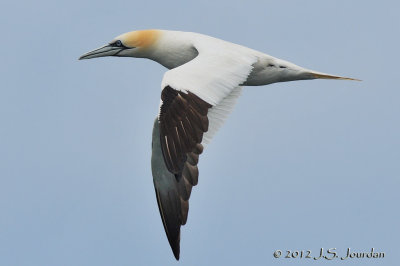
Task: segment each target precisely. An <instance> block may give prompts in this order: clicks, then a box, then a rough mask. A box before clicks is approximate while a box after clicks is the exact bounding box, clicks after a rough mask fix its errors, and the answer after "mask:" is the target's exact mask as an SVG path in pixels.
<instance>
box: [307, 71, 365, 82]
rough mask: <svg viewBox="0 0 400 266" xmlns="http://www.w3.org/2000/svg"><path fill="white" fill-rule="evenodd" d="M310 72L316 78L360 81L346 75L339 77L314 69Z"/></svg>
mask: <svg viewBox="0 0 400 266" xmlns="http://www.w3.org/2000/svg"><path fill="white" fill-rule="evenodd" d="M311 74H312V75H313V77H314V78H316V79H342V80H355V81H361V80H360V79H355V78H348V77H340V76H334V75H329V74H325V73H320V72H314V71H312V72H311Z"/></svg>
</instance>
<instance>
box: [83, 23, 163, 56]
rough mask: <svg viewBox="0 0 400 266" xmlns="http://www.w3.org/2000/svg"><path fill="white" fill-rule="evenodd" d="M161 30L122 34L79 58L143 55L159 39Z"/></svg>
mask: <svg viewBox="0 0 400 266" xmlns="http://www.w3.org/2000/svg"><path fill="white" fill-rule="evenodd" d="M160 35H161V31H160V30H139V31H131V32H127V33H124V34H121V35H119V36H117V37H116V38H114V39H113V40H112V41H111V42H110V43H109V44H107V45H105V46H102V47H100V48H98V49H95V50H93V51H90V52H88V53H86V54H84V55H82V56H81V57H80V58H79V59H90V58H96V57H104V56H130V57H143V56H145V55H146V51H147V50H149V48H151V47H152V46H153V45H154V44H155V43H156V42H157V40H158V39H159V37H160Z"/></svg>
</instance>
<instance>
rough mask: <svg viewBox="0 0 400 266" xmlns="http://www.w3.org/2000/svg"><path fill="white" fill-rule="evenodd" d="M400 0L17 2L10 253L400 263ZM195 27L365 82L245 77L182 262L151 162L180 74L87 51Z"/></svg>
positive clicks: (0, 67)
mask: <svg viewBox="0 0 400 266" xmlns="http://www.w3.org/2000/svg"><path fill="white" fill-rule="evenodd" d="M399 10H400V4H399V2H398V1H316V0H315V1H244V0H242V1H232V0H229V1H227V0H226V1H192V2H190V1H132V0H131V1H120V0H113V1H104V0H101V1H76V0H71V1H63V2H60V1H14V2H12V1H7V2H4V1H3V2H2V3H1V4H0V30H1V37H0V38H1V43H2V44H1V49H0V73H1V79H0V84H1V87H0V215H1V216H0V265H1V266H14V265H15V266H56V265H57V266H63V265H68V266H80V265H82V266H87V265H96V266H103V265H104V266H105V265H107V266H109V265H118V266H120V265H121V266H124V265H157V266H160V265H163V266H164V265H191V266H193V265H194V266H198V265H238V266H239V265H240V266H241V265H257V266H258V265H260V266H261V265H272V264H274V265H275V264H277V265H289V264H293V265H311V264H313V265H328V264H329V262H327V261H325V260H322V259H321V260H319V261H314V260H312V259H305V258H303V259H299V258H297V259H287V258H286V259H285V258H279V259H275V258H274V257H273V256H272V254H273V252H274V251H275V250H276V249H280V250H282V251H285V250H292V251H295V250H311V251H312V254H311V255H312V256H314V255H317V253H318V252H319V249H320V248H321V247H323V248H326V249H327V248H337V251H338V254H339V256H344V255H345V250H346V249H347V248H348V247H350V248H352V249H353V250H355V251H362V252H364V251H365V252H367V251H369V250H370V249H371V248H372V247H374V248H375V249H376V250H377V251H380V252H386V258H384V259H380V260H379V259H375V260H373V259H352V260H350V259H347V260H344V261H340V260H337V261H335V262H334V264H335V265H350V264H356V265H398V263H399V258H397V257H396V256H398V253H399V248H400V245H399V242H398V239H399V237H400V229H399V223H400V215H399V201H400V196H399V185H400V181H399V178H400V160H399V158H400V138H399V136H400V123H399V122H400V121H399V120H400V119H399V116H400V105H399V101H400V87H399V76H400V75H399V66H398V65H399V64H398V61H399V59H400V58H399V47H400V38H399V28H400V19H399V15H398V13H399ZM147 28H161V29H171V30H172V29H174V30H183V31H194V32H200V33H204V34H209V35H212V36H215V37H219V38H222V39H225V40H228V41H232V42H235V43H239V44H242V45H245V46H248V47H251V48H254V49H257V50H260V51H263V52H266V53H268V54H271V55H273V56H276V57H279V58H282V59H286V60H288V61H291V62H293V63H295V64H298V65H300V66H303V67H307V68H311V69H315V70H318V71H322V72H327V73H332V74H339V75H346V76H351V77H355V78H360V79H362V80H363V81H362V82H349V81H326V80H325V81H323V80H322V81H299V82H290V83H281V84H274V85H270V86H264V87H248V88H245V89H244V92H243V95H242V97H241V98H240V100H239V103H238V105H237V107H236V109H235V111H234V112H233V114H232V115H231V116H230V118H229V119H228V121H227V123H226V124H225V126H224V127H223V128H222V129H221V130H220V131H219V132H218V134H217V135H216V137H215V138H214V139H213V142H212V143H211V144H210V145H209V146H208V148H207V150H206V151H205V152H204V154H203V156H202V157H201V159H200V179H199V184H198V186H196V187H195V188H194V190H193V193H192V197H191V201H190V212H189V219H188V223H187V224H186V225H185V226H184V227H183V228H182V236H181V260H180V262H179V263H177V262H176V261H175V259H174V257H173V254H172V252H171V250H170V247H169V245H168V241H167V238H166V236H165V233H164V229H163V226H162V223H161V219H160V216H159V212H158V209H157V203H156V198H155V193H154V189H153V183H152V176H151V171H150V151H151V150H150V143H151V131H152V125H153V120H154V118H155V116H156V114H157V111H158V105H159V99H160V84H161V79H162V75H163V73H164V72H165V69H164V68H163V67H162V66H160V65H158V64H156V63H154V62H151V61H148V60H142V59H136V60H135V59H129V58H104V59H93V60H87V61H78V60H77V58H78V57H79V56H80V55H81V54H83V53H85V52H87V51H89V50H92V49H94V48H97V47H99V46H101V45H103V44H105V43H106V42H108V41H110V40H111V39H112V38H113V37H115V36H117V35H119V34H121V33H124V32H127V31H131V30H137V29H147Z"/></svg>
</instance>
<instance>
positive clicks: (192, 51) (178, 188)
mask: <svg viewBox="0 0 400 266" xmlns="http://www.w3.org/2000/svg"><path fill="white" fill-rule="evenodd" d="M104 56H118V57H137V58H148V59H151V60H153V61H156V62H158V63H160V64H161V65H163V66H165V67H166V68H167V69H169V70H168V71H167V72H166V73H165V74H164V77H163V79H162V82H161V101H160V108H159V112H158V115H157V117H156V119H155V121H154V127H153V136H152V156H151V168H152V174H153V183H154V188H155V193H156V197H157V203H158V208H159V211H160V215H161V219H162V222H163V225H164V229H165V232H166V235H167V238H168V241H169V244H170V246H171V248H172V251H173V254H174V256H175V258H176V259H177V260H179V253H180V228H181V226H182V225H184V224H185V223H186V220H187V216H188V210H189V197H190V194H191V191H192V187H193V186H195V185H197V182H198V176H199V170H198V167H197V164H198V161H199V155H200V154H201V153H202V151H203V149H204V147H205V145H207V144H208V143H209V142H210V140H211V138H212V137H213V136H214V134H215V133H216V131H217V130H218V129H219V128H220V127H221V125H222V124H223V122H224V121H225V120H226V118H227V116H228V115H229V113H231V112H232V109H233V107H234V105H235V103H236V101H237V99H238V97H239V96H240V93H241V91H242V87H243V86H260V85H268V84H271V83H275V82H284V81H293V80H308V79H342V80H356V79H352V78H347V77H340V76H334V75H329V74H325V73H321V72H317V71H313V70H309V69H306V68H303V67H300V66H297V65H295V64H293V63H290V62H287V61H284V60H281V59H278V58H275V57H272V56H270V55H267V54H265V53H262V52H259V51H256V50H253V49H250V48H247V47H244V46H241V45H238V44H234V43H231V42H227V41H223V40H220V39H217V38H213V37H210V36H206V35H203V34H198V33H192V32H180V31H167V30H139V31H132V32H128V33H125V34H122V35H120V36H118V37H116V38H114V39H113V40H112V41H111V42H110V43H108V44H107V45H105V46H102V47H100V48H98V49H95V50H93V51H91V52H88V53H86V54H84V55H82V56H81V57H80V58H79V59H89V58H96V57H104Z"/></svg>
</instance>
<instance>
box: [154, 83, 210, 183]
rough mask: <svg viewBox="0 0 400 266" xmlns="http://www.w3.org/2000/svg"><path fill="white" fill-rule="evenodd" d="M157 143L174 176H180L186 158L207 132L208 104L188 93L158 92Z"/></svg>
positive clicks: (169, 89) (175, 91)
mask: <svg viewBox="0 0 400 266" xmlns="http://www.w3.org/2000/svg"><path fill="white" fill-rule="evenodd" d="M161 100H162V105H161V107H160V114H159V122H160V142H161V150H162V153H163V156H164V160H165V164H166V166H167V168H168V170H169V171H170V172H171V173H173V174H178V175H179V174H181V173H182V171H183V168H184V164H185V162H186V160H187V155H188V154H189V153H191V152H192V151H193V150H194V149H195V148H196V147H197V145H198V144H200V143H201V141H202V139H203V134H204V132H207V130H208V118H207V113H208V109H209V108H211V107H212V105H211V104H209V103H207V102H205V101H203V100H202V99H200V98H199V97H198V96H197V95H195V94H193V93H191V92H187V93H184V92H181V91H177V90H174V89H173V88H171V87H170V86H167V87H165V88H164V89H163V91H162V93H161Z"/></svg>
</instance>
